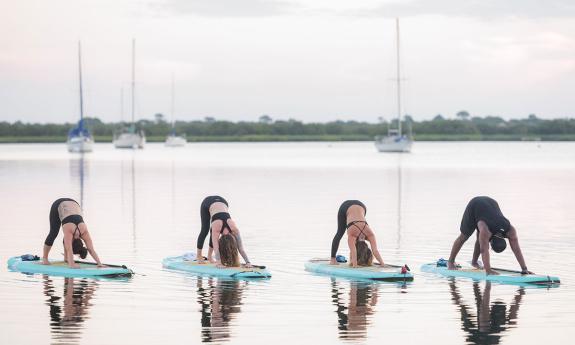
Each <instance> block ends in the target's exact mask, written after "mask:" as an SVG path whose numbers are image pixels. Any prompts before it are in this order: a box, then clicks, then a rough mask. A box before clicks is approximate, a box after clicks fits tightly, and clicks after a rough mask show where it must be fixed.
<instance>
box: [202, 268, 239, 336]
mask: <svg viewBox="0 0 575 345" xmlns="http://www.w3.org/2000/svg"><path fill="white" fill-rule="evenodd" d="M247 285H248V282H247V281H239V280H222V279H216V278H203V277H198V302H199V303H200V305H201V313H202V320H201V321H202V342H208V343H209V342H214V341H223V340H230V338H231V331H230V327H229V326H230V325H229V324H230V322H231V321H232V320H233V318H234V316H235V315H234V314H237V313H239V312H240V311H241V308H240V306H241V305H242V293H243V290H244V289H245V288H246V286H247Z"/></svg>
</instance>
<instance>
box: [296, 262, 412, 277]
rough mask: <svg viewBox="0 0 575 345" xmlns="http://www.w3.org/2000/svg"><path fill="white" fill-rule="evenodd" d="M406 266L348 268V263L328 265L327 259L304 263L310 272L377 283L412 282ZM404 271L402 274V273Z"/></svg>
mask: <svg viewBox="0 0 575 345" xmlns="http://www.w3.org/2000/svg"><path fill="white" fill-rule="evenodd" d="M403 267H406V266H395V265H384V266H383V267H382V266H379V265H372V266H369V267H356V268H353V267H350V266H349V264H348V263H338V264H337V265H330V264H329V259H311V260H309V261H307V262H306V263H305V269H306V270H307V271H310V272H314V273H320V274H326V275H331V276H338V277H344V278H349V279H360V280H379V281H398V282H404V281H412V280H413V274H411V273H410V272H409V271H408V270H407V269H404V270H402V268H403ZM402 271H404V273H402Z"/></svg>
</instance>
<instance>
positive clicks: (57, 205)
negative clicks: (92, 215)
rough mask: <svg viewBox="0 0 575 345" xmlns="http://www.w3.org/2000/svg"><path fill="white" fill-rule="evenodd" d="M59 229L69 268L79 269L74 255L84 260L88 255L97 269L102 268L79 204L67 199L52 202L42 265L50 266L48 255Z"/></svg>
mask: <svg viewBox="0 0 575 345" xmlns="http://www.w3.org/2000/svg"><path fill="white" fill-rule="evenodd" d="M60 227H62V232H63V233H64V241H63V242H64V260H66V262H68V265H69V266H70V267H71V268H80V265H78V264H77V263H76V262H74V254H78V255H80V257H81V258H82V259H84V258H86V256H87V255H88V253H90V255H91V256H92V258H94V260H95V261H96V264H97V265H98V267H103V266H104V265H102V263H101V262H100V258H99V257H98V254H97V253H96V251H95V250H94V244H93V243H92V238H91V237H90V233H89V232H88V228H87V227H86V223H84V219H83V218H82V209H81V208H80V204H78V202H76V201H75V200H74V199H69V198H60V199H58V200H56V201H54V203H52V207H51V208H50V233H49V234H48V236H47V237H46V240H45V241H44V250H43V254H42V263H43V264H44V265H49V264H50V261H49V260H48V254H50V250H51V249H52V245H53V244H54V240H56V237H58V233H59V232H60ZM82 241H83V242H82ZM84 243H86V247H84Z"/></svg>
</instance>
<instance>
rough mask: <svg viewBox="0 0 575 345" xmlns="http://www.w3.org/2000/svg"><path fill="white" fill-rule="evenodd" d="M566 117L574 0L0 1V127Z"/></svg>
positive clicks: (570, 111) (574, 84) (573, 101)
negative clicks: (460, 115)
mask: <svg viewBox="0 0 575 345" xmlns="http://www.w3.org/2000/svg"><path fill="white" fill-rule="evenodd" d="M396 17H397V18H399V22H400V54H401V64H400V66H401V74H402V77H401V81H402V82H401V90H402V97H403V103H402V113H404V114H410V115H411V116H412V117H413V118H414V119H416V120H425V119H431V118H433V117H434V116H435V115H437V114H442V115H443V116H444V117H448V118H453V117H455V114H456V113H457V112H458V111H460V110H466V111H468V112H469V113H470V114H471V115H472V116H487V115H494V116H501V117H503V118H506V119H509V118H525V117H527V116H528V115H529V114H536V115H537V116H538V117H541V118H565V117H570V118H573V117H575V97H573V96H574V91H575V1H573V0H546V1H539V0H482V1H477V0H278V1H275V0H50V1H48V0H0V121H9V122H13V121H18V120H19V121H23V122H41V123H46V122H73V121H76V120H77V119H78V117H79V96H78V94H79V93H78V51H77V50H78V41H81V43H82V64H83V66H82V68H83V80H84V82H83V86H84V99H85V107H84V113H85V115H86V116H90V117H98V118H100V119H102V120H103V121H106V122H116V121H120V120H121V119H124V120H129V119H130V118H131V107H130V105H131V101H130V100H131V88H130V82H131V49H132V39H135V40H136V65H135V72H136V84H135V85H136V91H135V104H136V107H135V117H136V120H138V119H144V118H145V119H152V118H153V116H154V114H155V113H163V114H165V115H166V116H167V118H168V119H169V118H171V116H172V111H171V109H172V107H171V87H170V85H171V80H172V76H173V78H174V85H175V92H174V99H175V105H174V112H173V116H174V117H175V118H176V119H178V120H199V119H203V118H204V117H207V116H210V117H214V118H216V119H221V120H231V121H256V120H257V119H258V118H259V116H261V115H263V114H267V115H269V116H271V117H272V118H273V119H290V118H291V119H296V120H300V121H304V122H327V121H334V120H357V121H367V122H376V121H378V118H380V117H382V118H384V119H386V120H391V119H392V118H394V117H396V116H397V97H396V94H397V89H396V82H395V80H394V79H395V78H396V66H397V65H396V64H397V60H396V39H395V38H396V31H395V30H396V27H395V18H396Z"/></svg>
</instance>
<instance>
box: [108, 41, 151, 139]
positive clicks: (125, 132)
mask: <svg viewBox="0 0 575 345" xmlns="http://www.w3.org/2000/svg"><path fill="white" fill-rule="evenodd" d="M135 66H136V40H132V122H131V124H130V126H128V127H124V128H123V129H122V131H121V132H120V133H119V134H115V135H114V146H115V147H116V148H117V149H138V148H139V149H143V148H144V144H146V135H145V134H144V131H142V130H140V131H138V130H137V129H136V124H135V121H134V113H135V89H136V87H135V84H136V68H135Z"/></svg>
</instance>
